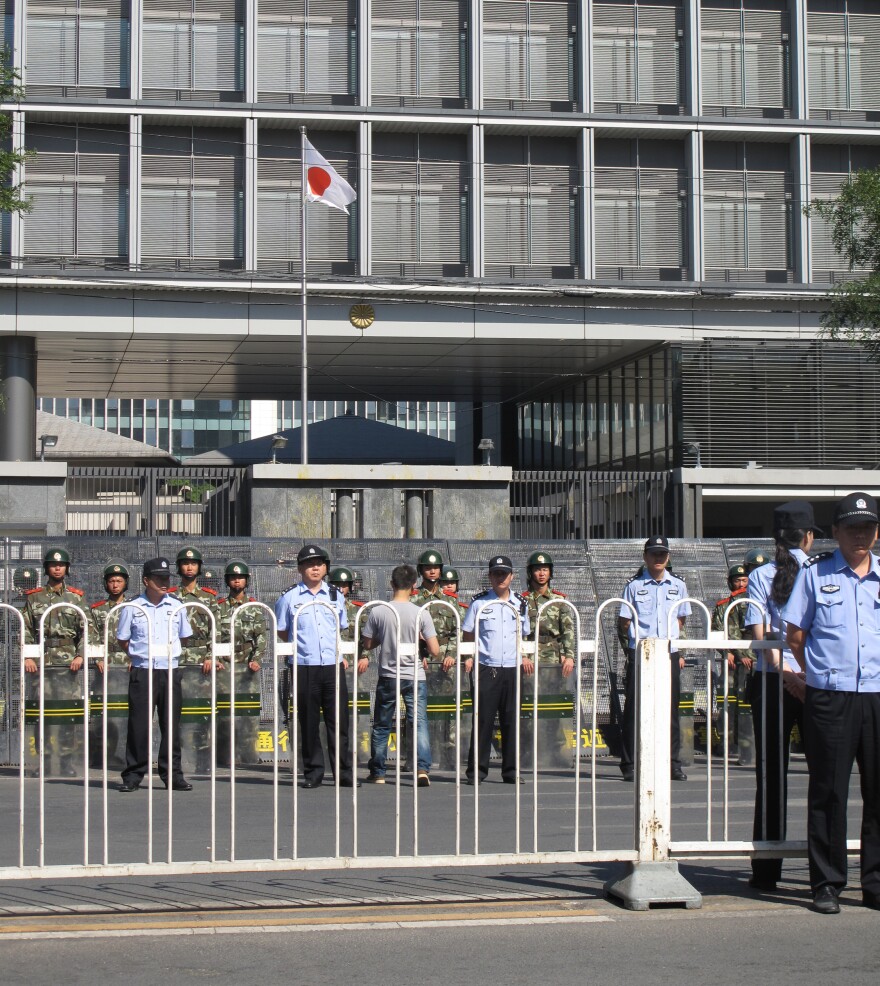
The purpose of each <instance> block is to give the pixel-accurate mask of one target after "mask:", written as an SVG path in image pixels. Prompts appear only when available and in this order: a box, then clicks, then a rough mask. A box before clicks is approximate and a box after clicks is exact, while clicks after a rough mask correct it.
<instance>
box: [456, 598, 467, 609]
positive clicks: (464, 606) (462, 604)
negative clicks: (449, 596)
mask: <svg viewBox="0 0 880 986" xmlns="http://www.w3.org/2000/svg"><path fill="white" fill-rule="evenodd" d="M455 601H456V602H457V603H458V605H459V606H461V608H462V609H468V604H467V603H463V602H462V601H461V600H460V599H456V600H455Z"/></svg>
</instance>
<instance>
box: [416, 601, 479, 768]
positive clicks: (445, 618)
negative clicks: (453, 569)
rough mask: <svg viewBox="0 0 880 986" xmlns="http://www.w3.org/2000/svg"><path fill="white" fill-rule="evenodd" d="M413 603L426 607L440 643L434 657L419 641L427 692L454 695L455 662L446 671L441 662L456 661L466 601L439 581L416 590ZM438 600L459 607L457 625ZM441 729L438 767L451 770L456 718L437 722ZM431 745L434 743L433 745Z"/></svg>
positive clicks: (438, 744) (453, 765)
mask: <svg viewBox="0 0 880 986" xmlns="http://www.w3.org/2000/svg"><path fill="white" fill-rule="evenodd" d="M412 602H413V603H415V605H416V606H424V607H427V610H428V612H429V613H430V614H431V619H432V620H433V621H434V629H435V630H436V631H437V643H438V645H439V646H440V653H439V654H438V655H437V657H436V658H428V651H427V648H426V646H425V643H424V641H420V643H419V651H420V653H421V656H422V657H425V658H428V673H427V676H426V677H427V683H428V695H429V696H431V695H453V696H454V695H455V663H453V665H452V667H451V668H450V669H449V670H448V671H444V670H443V661H444V660H445V659H446V658H447V657H451V658H452V660H453V661H454V662H456V663H457V662H458V641H459V629H458V628H459V626H460V624H461V620H463V619H464V614H465V612H467V604H466V603H462V602H460V601H459V599H458V597H457V596H455V595H448V594H447V593H445V592H444V591H443V589H442V588H441V586H440V583H439V582H438V583H437V584H436V585H435V586H434V588H433V589H429V588H427V587H425V586H422V587H421V588H419V589H417V590H416V593H415V595H414V596H413V597H412ZM438 603H447V604H451V605H452V606H453V607H455V608H458V607H461V612H460V613H459V616H460V620H459V623H458V625H457V624H456V621H455V615H454V614H453V612H452V610H451V609H450V608H449V605H437V604H438ZM439 726H440V728H439V729H438V730H437V731H436V745H435V749H439V750H440V767H441V769H446V770H452V769H454V768H455V719H454V717H450V718H448V719H444V721H443V722H441V723H440V724H439ZM432 745H434V744H432Z"/></svg>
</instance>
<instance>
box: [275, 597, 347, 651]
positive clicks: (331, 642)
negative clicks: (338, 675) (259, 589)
mask: <svg viewBox="0 0 880 986" xmlns="http://www.w3.org/2000/svg"><path fill="white" fill-rule="evenodd" d="M333 595H335V597H336V598H335V599H333ZM310 602H320V603H328V604H329V605H330V606H332V607H333V610H335V613H334V612H332V611H331V610H329V609H327V607H326V606H311V607H309V608H308V609H306V610H305V611H304V612H303V613H302V614H301V615H300V617H299V619H298V620H297V621H296V663H297V664H303V665H310V666H312V667H317V666H318V665H332V664H336V662H337V661H338V659H339V655H338V652H337V649H336V637H337V629H342V630H344V629H345V628H346V627H347V626H348V617H347V616H346V615H345V601H344V598H343V595H342V593H341V592H338V591H336V590H334V592H333V594H332V595H331V593H330V586H329V585H328V584H327V583H326V582H322V583H321V585H320V587H319V588H318V591H317V592H310V591H309V589H308V588H307V587H306V584H305V583H304V582H300V583H299V584H298V585H295V586H293V587H292V588H290V589H288V590H287V592H285V593H284V595H283V596H282V597H281V598H280V599H279V600H278V602H277V603H275V619H276V620H277V621H278V630H279V631H280V632H282V633H283V632H285V631H286V632H287V634H288V640H293V639H294V619H295V614H296V611H297V610H298V609H299V608H300V607H301V606H303V605H305V604H307V603H310ZM288 663H290V664H293V658H292V657H291V658H290V660H289V662H288Z"/></svg>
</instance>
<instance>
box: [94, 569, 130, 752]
mask: <svg viewBox="0 0 880 986" xmlns="http://www.w3.org/2000/svg"><path fill="white" fill-rule="evenodd" d="M101 575H102V578H103V580H104V590H105V591H106V593H107V598H106V599H99V600H98V602H96V603H92V606H91V609H90V610H89V617H90V619H91V629H90V634H91V637H90V639H91V642H92V644H94V645H96V646H98V647H103V646H104V630H105V628H106V629H107V654H106V665H105V661H103V660H98V661H96V662H95V667H96V669H97V671H98V673H97V675H95V678H94V681H93V682H92V701H93V702H94V703H95V706H96V707H101V706H102V705H103V701H104V680H103V677H104V668H105V666H108V667H114V666H115V667H127V666H128V654H126V652H125V650H124V649H123V647H122V645H121V644H120V643H119V641H118V640H117V638H116V629H117V627H118V626H119V615H120V612H121V611H120V610H117V612H115V613H113V614H112V615H111V610H112V609H113V608H114V607H115V606H118V605H119V604H120V603H124V602H125V593H126V591H127V589H128V579H129V573H128V567H127V566H126V564H125V562H124V561H122V560H119V559H115V560H111V561H109V562H108V563H107V564H106V565H105V566H104V571H103V572H102V573H101ZM108 623H109V627H108ZM108 688H109V684H108ZM107 697H108V702H109V701H110V700H111V698H112V696H111V695H110V693H109V691H108V696H107ZM90 721H91V723H93V728H92V729H90V731H89V742H90V751H91V758H92V766H93V767H100V766H101V765H102V763H103V757H102V754H101V747H102V743H103V740H104V730H103V727H102V725H101V719H100V716H99V715H96V716H94V717H93V719H92V720H90ZM118 746H119V726H118V724H117V722H116V719H115V718H110V717H109V716H108V719H107V751H108V755H109V756H110V758H111V760H112V759H115V757H114V756H113V751H115V750H116V749H117V748H118Z"/></svg>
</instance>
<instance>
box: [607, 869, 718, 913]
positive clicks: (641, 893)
mask: <svg viewBox="0 0 880 986" xmlns="http://www.w3.org/2000/svg"><path fill="white" fill-rule="evenodd" d="M604 891H605V895H606V896H607V897H616V898H617V899H618V900H619V901H620V902H621V903H622V904H623V906H624V907H625V908H626V909H627V910H628V911H647V910H648V908H650V907H651V906H652V905H658V904H684V906H685V907H686V908H687V909H688V910H693V909H695V908H698V907H702V906H703V898H702V896H701V895H700V894H699V893H697V891H696V890H694V888H693V887H692V886H691V885H690V884H689V883H688V882H687V880H685V878H684V877H683V876H682V875H681V873H679V871H678V863H677V862H675V861H674V860H669V861H668V862H665V863H650V862H645V863H627V864H626V869H625V870H624V873H623V875H622V876H619V877H616V878H615V879H613V880H609V881H608V882H607V883H606V884H605V887H604Z"/></svg>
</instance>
